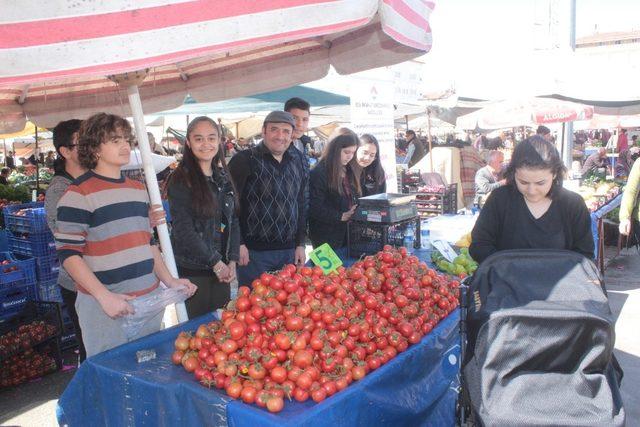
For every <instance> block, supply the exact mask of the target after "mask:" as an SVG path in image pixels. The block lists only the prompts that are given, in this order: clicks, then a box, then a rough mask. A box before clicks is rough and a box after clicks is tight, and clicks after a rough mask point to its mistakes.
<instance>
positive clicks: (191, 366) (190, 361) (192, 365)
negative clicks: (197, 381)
mask: <svg viewBox="0 0 640 427" xmlns="http://www.w3.org/2000/svg"><path fill="white" fill-rule="evenodd" d="M182 366H183V367H184V370H185V371H187V372H193V371H195V370H196V368H197V367H198V366H200V363H199V362H198V359H197V358H195V357H194V356H189V357H187V358H185V359H184V360H183V361H182Z"/></svg>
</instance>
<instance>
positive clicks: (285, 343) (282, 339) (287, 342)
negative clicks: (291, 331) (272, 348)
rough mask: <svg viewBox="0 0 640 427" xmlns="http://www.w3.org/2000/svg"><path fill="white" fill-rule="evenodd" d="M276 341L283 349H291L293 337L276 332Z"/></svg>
mask: <svg viewBox="0 0 640 427" xmlns="http://www.w3.org/2000/svg"><path fill="white" fill-rule="evenodd" d="M274 342H275V343H276V345H277V346H278V348H279V349H281V350H289V349H290V348H291V339H290V338H289V337H288V336H287V335H285V334H283V333H279V334H276V336H275V337H274Z"/></svg>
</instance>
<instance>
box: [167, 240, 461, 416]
mask: <svg viewBox="0 0 640 427" xmlns="http://www.w3.org/2000/svg"><path fill="white" fill-rule="evenodd" d="M252 288H253V290H250V289H249V288H248V287H246V286H242V287H240V289H239V292H238V298H237V299H235V300H233V301H231V302H230V303H229V304H228V306H227V307H226V309H225V310H224V311H223V313H222V318H221V320H219V321H218V320H216V321H212V322H210V323H208V324H201V325H199V327H198V328H197V330H196V331H195V333H194V334H190V333H186V332H182V333H180V335H179V336H178V337H177V339H176V340H175V343H174V344H175V351H174V353H173V355H172V361H173V363H175V364H176V365H181V366H182V367H183V368H184V369H185V370H186V371H187V372H190V373H193V375H194V377H195V379H196V380H197V381H199V382H200V383H201V384H202V385H204V386H207V387H216V388H218V389H224V391H225V392H226V393H227V394H228V395H229V396H231V397H232V398H234V399H241V400H242V401H243V402H245V403H248V404H256V405H258V406H259V407H263V408H266V409H267V410H269V411H270V412H279V411H281V410H282V409H283V407H284V404H285V400H292V399H295V400H297V401H299V402H304V401H306V400H308V399H312V400H313V401H315V402H322V401H323V400H324V399H326V398H327V397H329V396H331V395H333V394H335V393H337V392H339V391H340V390H343V389H345V388H346V387H348V386H349V384H351V383H352V382H353V381H358V380H360V379H362V378H363V377H364V376H366V375H367V374H368V373H369V372H371V371H373V370H376V369H378V368H380V366H382V365H384V364H385V363H387V362H389V361H390V360H391V359H393V358H394V357H395V356H396V355H397V354H398V353H400V352H402V351H405V350H406V349H407V348H408V347H409V346H410V345H412V344H416V343H418V342H419V341H420V340H421V339H422V337H423V336H424V335H425V334H428V333H429V332H430V331H431V330H432V329H433V328H434V327H435V326H436V325H437V324H438V322H439V321H440V320H442V319H444V318H445V317H446V316H447V315H448V314H449V313H450V312H451V311H452V310H454V309H455V308H456V307H457V305H458V295H459V282H458V281H456V280H453V279H452V278H450V277H448V276H445V275H440V274H438V273H436V271H434V270H432V269H429V268H428V267H427V265H426V264H425V263H423V262H420V261H419V259H418V258H417V257H415V256H413V255H409V254H408V253H407V250H406V249H405V248H399V249H395V248H392V247H391V246H385V247H384V250H383V251H381V252H379V253H377V254H376V255H373V256H368V257H366V258H364V259H363V260H360V261H358V262H356V263H355V264H354V265H352V266H351V267H349V268H343V267H340V268H338V270H336V271H335V272H333V273H330V274H328V275H323V273H322V270H321V269H320V268H319V267H313V268H311V267H298V268H296V267H295V266H293V265H287V266H285V267H284V268H283V269H282V270H281V271H279V272H277V273H273V274H272V273H263V274H262V275H261V276H260V277H259V278H258V279H256V280H255V281H254V282H253V283H252Z"/></svg>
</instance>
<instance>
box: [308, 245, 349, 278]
mask: <svg viewBox="0 0 640 427" xmlns="http://www.w3.org/2000/svg"><path fill="white" fill-rule="evenodd" d="M309 258H311V261H313V263H314V264H315V265H317V266H318V267H320V268H321V269H322V272H323V273H324V274H329V273H331V272H332V271H334V270H335V269H336V268H338V267H340V266H341V265H342V260H341V259H340V258H339V257H338V255H336V253H335V252H334V251H333V249H331V246H329V244H328V243H324V244H322V245H320V246H318V247H317V248H316V249H314V250H313V252H311V255H310V256H309Z"/></svg>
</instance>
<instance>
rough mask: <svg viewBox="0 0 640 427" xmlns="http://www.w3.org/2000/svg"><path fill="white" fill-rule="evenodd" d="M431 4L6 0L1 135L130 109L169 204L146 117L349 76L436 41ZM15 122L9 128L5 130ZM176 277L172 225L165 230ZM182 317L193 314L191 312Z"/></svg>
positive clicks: (150, 173)
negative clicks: (193, 102) (331, 74)
mask: <svg viewBox="0 0 640 427" xmlns="http://www.w3.org/2000/svg"><path fill="white" fill-rule="evenodd" d="M433 7H434V3H433V2H428V1H412V2H404V1H387V0H385V1H379V0H333V1H327V0H285V1H280V2H267V1H254V2H239V1H237V0H195V1H189V2H184V1H181V0H172V1H159V0H140V1H137V2H131V1H130V0H110V1H109V2H104V1H101V0H86V1H82V2H56V1H52V2H42V1H36V0H29V1H22V2H6V1H5V2H3V6H2V8H3V11H2V15H0V41H1V42H2V43H1V44H0V46H1V47H0V53H1V54H2V65H3V66H2V68H0V126H3V127H4V128H0V132H8V131H10V130H11V128H12V126H13V127H14V128H22V127H24V123H22V122H23V121H24V119H25V117H29V118H30V119H31V120H33V121H34V122H35V123H37V124H38V125H40V126H51V125H54V124H55V123H57V122H58V121H60V120H66V119H70V118H85V117H87V116H89V115H91V114H93V113H95V112H98V111H108V112H112V113H115V114H119V115H122V116H133V120H134V124H135V128H136V136H137V139H138V142H139V147H140V152H141V155H142V159H143V164H144V170H145V176H146V179H147V186H148V190H149V196H150V199H151V202H152V203H154V204H159V203H160V202H161V199H160V192H159V189H158V184H157V181H156V179H155V174H154V170H153V164H152V161H151V156H150V154H151V151H150V148H149V142H148V140H147V134H146V130H145V125H144V116H143V110H142V103H141V99H142V100H144V103H145V109H146V110H147V112H148V113H153V112H157V111H161V110H167V109H170V108H173V107H177V106H178V105H180V104H181V103H182V100H183V99H184V96H185V94H187V93H189V94H191V95H192V96H193V97H194V98H195V99H197V100H198V101H200V102H207V101H216V100H221V99H228V98H233V97H239V96H243V95H248V94H253V93H261V92H267V91H271V90H276V89H280V88H284V87H289V86H292V85H294V84H299V83H303V82H307V81H312V80H317V79H319V78H321V77H323V76H324V75H326V73H327V72H328V70H329V66H330V65H333V67H334V68H335V69H336V71H337V72H339V73H341V74H349V73H353V72H357V71H362V70H365V69H369V68H374V67H380V66H385V65H391V64H395V63H398V62H402V61H405V60H408V59H412V58H414V57H417V56H419V55H422V54H424V53H425V52H427V51H429V49H430V48H431V30H430V28H429V23H428V19H429V15H430V13H431V11H432V9H433ZM7 128H8V129H7ZM158 234H159V237H160V243H161V246H162V248H163V254H164V256H165V260H166V261H167V266H168V267H169V269H170V270H171V272H172V273H173V274H174V275H175V274H177V269H176V266H175V261H174V259H173V252H172V250H171V243H170V240H169V234H168V230H167V227H166V225H163V226H160V227H159V228H158ZM178 318H179V320H184V319H186V312H185V311H184V310H183V309H180V310H179V311H178Z"/></svg>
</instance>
